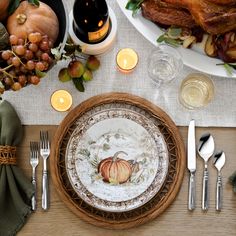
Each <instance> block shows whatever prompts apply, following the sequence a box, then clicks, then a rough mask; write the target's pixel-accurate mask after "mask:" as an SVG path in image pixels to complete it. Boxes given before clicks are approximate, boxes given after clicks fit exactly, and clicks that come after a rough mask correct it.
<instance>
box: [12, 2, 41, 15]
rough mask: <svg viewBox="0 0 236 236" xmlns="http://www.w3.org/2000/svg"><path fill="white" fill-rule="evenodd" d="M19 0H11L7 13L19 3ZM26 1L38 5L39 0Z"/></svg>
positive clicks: (13, 9)
mask: <svg viewBox="0 0 236 236" xmlns="http://www.w3.org/2000/svg"><path fill="white" fill-rule="evenodd" d="M20 2H21V0H11V2H10V4H9V6H8V13H9V15H11V14H12V13H13V12H14V11H15V10H16V9H17V8H18V7H19V5H20ZM28 2H29V3H30V4H32V5H34V6H37V7H38V6H39V4H40V3H39V0H28Z"/></svg>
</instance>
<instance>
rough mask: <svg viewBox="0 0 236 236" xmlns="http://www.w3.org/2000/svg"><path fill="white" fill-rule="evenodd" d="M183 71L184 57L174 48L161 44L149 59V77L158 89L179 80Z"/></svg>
mask: <svg viewBox="0 0 236 236" xmlns="http://www.w3.org/2000/svg"><path fill="white" fill-rule="evenodd" d="M182 69H183V61H182V56H181V54H180V52H179V51H178V50H177V49H176V48H174V47H172V46H169V45H165V44H160V45H159V46H158V47H157V48H156V49H155V50H154V51H153V52H152V53H151V54H150V55H149V57H148V75H149V77H150V78H151V79H152V81H154V83H155V85H156V86H157V87H161V86H162V85H164V84H167V83H170V82H171V81H172V80H174V79H175V78H177V76H178V75H179V74H180V72H181V70H182Z"/></svg>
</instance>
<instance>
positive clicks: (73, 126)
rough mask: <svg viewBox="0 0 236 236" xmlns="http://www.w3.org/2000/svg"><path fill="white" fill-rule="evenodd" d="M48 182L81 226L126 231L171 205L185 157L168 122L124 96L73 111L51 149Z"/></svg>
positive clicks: (89, 103)
mask: <svg viewBox="0 0 236 236" xmlns="http://www.w3.org/2000/svg"><path fill="white" fill-rule="evenodd" d="M52 157H54V158H52V163H51V164H52V165H51V166H52V168H54V170H53V171H52V172H53V173H54V176H53V179H54V182H55V184H56V186H57V189H58V191H59V194H60V196H61V197H62V200H64V202H65V203H66V204H67V205H68V207H69V208H70V209H71V210H72V211H73V212H75V213H76V214H77V215H78V216H80V217H81V218H82V219H84V220H86V221H89V222H90V223H92V224H95V225H98V226H103V227H108V228H129V227H132V226H135V225H136V224H140V223H144V222H146V221H148V220H150V219H153V218H154V217H156V216H157V215H159V214H160V213H161V212H163V211H164V209H165V208H166V207H167V206H168V205H169V204H170V203H171V202H172V201H173V199H174V197H175V195H176V194H177V192H178V190H179V187H180V184H181V182H182V177H183V172H184V166H185V155H184V146H183V143H182V140H181V138H180V135H179V133H178V130H177V128H176V126H175V125H174V123H173V122H172V121H171V119H170V118H169V117H168V116H167V115H166V114H165V113H164V112H163V111H162V110H161V109H160V108H158V107H156V106H154V105H153V104H151V103H150V102H148V101H146V100H144V99H142V98H139V97H136V96H132V95H129V94H123V93H112V94H105V95H100V96H96V97H93V98H91V99H89V100H87V101H85V102H84V103H82V104H81V105H79V106H78V107H77V108H75V109H74V110H72V111H71V112H70V113H69V114H68V115H67V117H66V118H65V120H64V121H63V122H62V124H61V125H60V126H59V128H58V130H57V133H56V137H55V139H54V144H53V154H52Z"/></svg>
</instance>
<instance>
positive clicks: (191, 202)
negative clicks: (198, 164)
mask: <svg viewBox="0 0 236 236" xmlns="http://www.w3.org/2000/svg"><path fill="white" fill-rule="evenodd" d="M195 206H196V183H195V173H194V172H190V176H189V188H188V209H189V210H190V211H192V210H194V209H195Z"/></svg>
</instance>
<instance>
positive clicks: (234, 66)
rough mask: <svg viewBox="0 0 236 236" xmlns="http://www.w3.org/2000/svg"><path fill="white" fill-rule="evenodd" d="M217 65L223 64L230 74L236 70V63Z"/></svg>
mask: <svg viewBox="0 0 236 236" xmlns="http://www.w3.org/2000/svg"><path fill="white" fill-rule="evenodd" d="M216 65H217V66H223V67H224V68H225V70H226V72H227V74H228V75H229V76H232V75H233V74H234V73H235V72H236V63H218V64H216Z"/></svg>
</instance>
